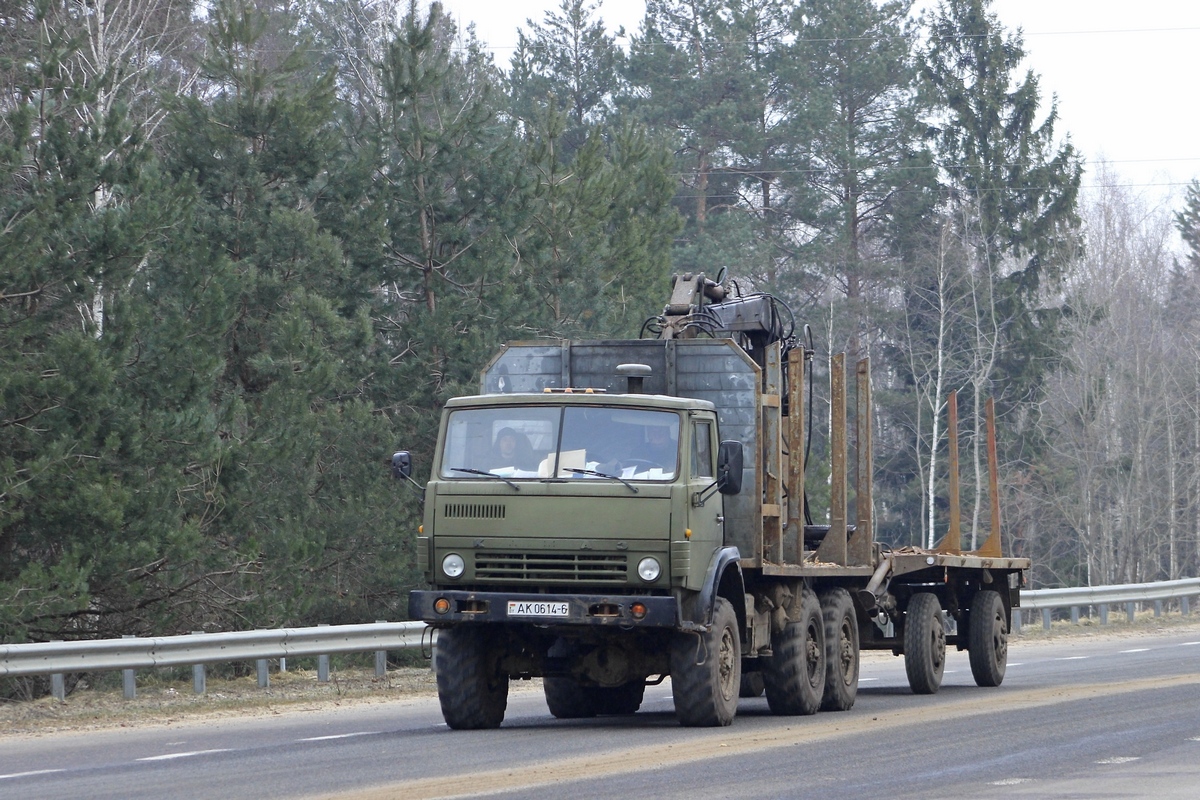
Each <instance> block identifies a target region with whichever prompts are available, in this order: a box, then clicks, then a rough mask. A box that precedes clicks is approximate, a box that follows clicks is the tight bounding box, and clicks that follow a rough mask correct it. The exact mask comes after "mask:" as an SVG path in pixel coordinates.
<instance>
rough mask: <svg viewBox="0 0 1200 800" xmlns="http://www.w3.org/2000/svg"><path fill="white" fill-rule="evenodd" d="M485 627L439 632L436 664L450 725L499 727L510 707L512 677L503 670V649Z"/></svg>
mask: <svg viewBox="0 0 1200 800" xmlns="http://www.w3.org/2000/svg"><path fill="white" fill-rule="evenodd" d="M495 638H496V637H495V635H494V634H493V632H492V631H490V630H488V629H487V628H484V627H482V626H478V627H476V626H462V627H457V628H447V629H443V630H441V631H439V632H438V637H437V645H436V647H435V657H434V667H435V671H436V673H437V687H438V701H439V702H440V703H441V706H442V717H443V718H444V719H445V720H446V724H447V725H449V726H450V727H451V728H455V729H457V730H472V729H478V728H498V727H500V723H501V722H503V721H504V712H505V710H506V709H507V708H508V676H507V675H504V674H501V673H500V668H499V664H500V655H501V653H500V648H499V645H498V643H497V642H496V641H495Z"/></svg>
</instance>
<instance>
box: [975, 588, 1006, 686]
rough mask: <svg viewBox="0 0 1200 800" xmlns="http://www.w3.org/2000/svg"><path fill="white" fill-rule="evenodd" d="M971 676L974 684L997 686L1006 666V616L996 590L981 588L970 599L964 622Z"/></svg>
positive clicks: (1001, 679) (1002, 602) (1002, 678)
mask: <svg viewBox="0 0 1200 800" xmlns="http://www.w3.org/2000/svg"><path fill="white" fill-rule="evenodd" d="M967 625H968V628H967V640H968V644H967V649H968V650H969V651H970V655H971V675H972V676H974V678H975V684H976V685H977V686H999V685H1000V684H1001V682H1002V681H1003V680H1004V670H1005V668H1006V667H1007V666H1008V619H1007V617H1006V616H1005V613H1004V601H1003V600H1001V599H1000V594H999V593H998V592H993V591H992V590H990V589H984V590H982V591H979V592H976V593H975V599H974V600H972V601H971V616H970V618H969V620H968V622H967Z"/></svg>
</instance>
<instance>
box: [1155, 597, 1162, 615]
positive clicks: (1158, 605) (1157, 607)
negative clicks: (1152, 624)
mask: <svg viewBox="0 0 1200 800" xmlns="http://www.w3.org/2000/svg"><path fill="white" fill-rule="evenodd" d="M1154 616H1156V617H1161V616H1162V600H1155V601H1154Z"/></svg>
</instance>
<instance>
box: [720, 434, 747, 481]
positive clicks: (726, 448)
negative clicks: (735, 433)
mask: <svg viewBox="0 0 1200 800" xmlns="http://www.w3.org/2000/svg"><path fill="white" fill-rule="evenodd" d="M717 491H719V492H720V493H721V494H738V493H740V492H741V491H742V443H741V442H738V441H735V440H732V439H730V440H727V441H724V442H721V446H720V447H719V448H718V449H717Z"/></svg>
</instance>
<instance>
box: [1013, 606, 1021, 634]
mask: <svg viewBox="0 0 1200 800" xmlns="http://www.w3.org/2000/svg"><path fill="white" fill-rule="evenodd" d="M1012 632H1013V633H1020V632H1021V609H1019V608H1014V609H1013V610H1012Z"/></svg>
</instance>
